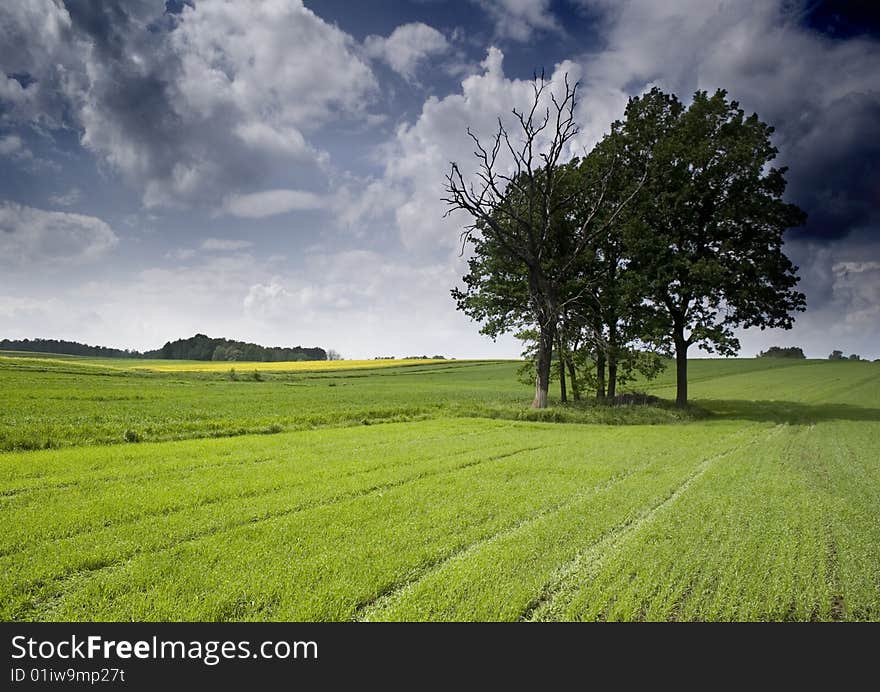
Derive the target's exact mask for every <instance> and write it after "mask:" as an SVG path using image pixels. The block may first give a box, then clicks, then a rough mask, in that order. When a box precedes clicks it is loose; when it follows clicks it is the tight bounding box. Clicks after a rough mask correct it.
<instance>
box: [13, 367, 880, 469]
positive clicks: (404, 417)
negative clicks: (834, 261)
mask: <svg viewBox="0 0 880 692" xmlns="http://www.w3.org/2000/svg"><path fill="white" fill-rule="evenodd" d="M31 362H34V363H36V364H37V365H35V366H32V365H28V363H31ZM81 362H82V359H78V360H74V359H71V360H70V361H58V362H57V363H56V362H55V361H52V366H51V367H48V366H47V367H45V368H44V367H43V366H42V365H41V364H42V363H43V361H38V360H34V359H30V360H28V359H9V358H7V359H3V358H0V385H2V386H0V452H2V451H4V450H9V451H18V450H33V449H54V448H60V447H68V446H81V447H87V446H92V445H103V444H125V443H134V442H144V441H167V440H181V439H193V438H212V437H227V436H234V435H244V434H253V433H278V432H282V431H291V430H301V429H307V428H315V427H344V426H350V425H360V424H362V423H364V422H366V423H378V422H391V421H412V420H422V419H427V418H439V417H461V416H476V417H486V418H502V419H514V420H516V419H520V420H523V419H525V420H537V421H552V422H581V423H607V424H620V423H626V424H632V423H637V424H640V423H644V424H669V423H678V422H682V421H684V422H687V421H689V420H691V419H692V418H693V415H694V414H692V413H691V414H688V413H682V412H680V411H676V410H674V409H672V408H664V407H615V408H612V407H607V406H593V405H590V402H589V401H585V402H583V403H582V404H580V405H577V406H575V405H569V406H558V405H555V406H553V407H551V408H550V409H547V410H543V411H533V410H531V409H529V408H528V403H529V401H530V395H531V393H530V389H529V387H528V386H527V385H525V384H523V383H522V382H520V381H518V379H517V374H516V370H517V367H518V365H517V363H515V362H481V363H472V362H459V361H455V362H439V363H433V364H430V363H428V364H424V362H422V361H420V362H419V364H418V365H412V366H408V367H386V368H384V369H381V368H380V369H373V370H369V371H366V370H363V371H362V370H357V369H355V370H336V371H327V372H323V373H322V372H308V373H307V372H301V373H291V372H288V373H274V374H267V375H265V376H261V377H263V379H261V380H260V381H257V380H253V379H247V378H242V379H237V380H234V381H233V380H230V379H229V378H224V377H223V376H222V375H218V374H210V373H207V374H206V373H192V372H179V373H148V372H133V371H125V370H119V369H106V368H105V369H101V368H99V367H97V366H95V365H88V366H85V365H80V363H81ZM134 362H137V361H134ZM337 362H341V363H348V362H349V361H337ZM22 363H24V365H22ZM672 377H673V373H672V372H671V371H667V372H665V373H664V374H663V375H662V376H661V377H660V378H659V379H658V380H656V381H654V382H651V383H634V384H633V385H632V386H633V387H636V388H640V389H647V390H648V391H650V392H653V393H655V394H657V395H659V396H661V397H665V398H667V399H669V398H671V397H673V396H674V389H673V386H672ZM878 387H880V366H878V365H876V364H874V363H830V362H827V361H826V362H816V361H791V362H779V361H776V362H774V361H772V359H756V360H729V361H727V360H713V361H694V362H693V363H692V364H691V394H692V398H693V401H694V403H695V404H696V405H697V407H698V409H699V410H702V411H704V412H708V414H711V415H715V416H721V417H725V418H732V419H742V420H754V421H765V422H776V423H811V422H819V421H824V420H869V421H871V420H873V421H877V420H878V419H880V411H878V410H877V409H876V408H873V406H874V403H875V395H874V391H876V390H877V388H878ZM551 395H552V397H555V396H556V395H557V392H556V391H555V390H554V391H551ZM699 410H698V411H697V414H699Z"/></svg>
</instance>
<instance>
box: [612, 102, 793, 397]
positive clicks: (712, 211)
mask: <svg viewBox="0 0 880 692" xmlns="http://www.w3.org/2000/svg"><path fill="white" fill-rule="evenodd" d="M621 132H622V135H621V136H623V137H624V138H626V139H628V140H629V141H631V142H633V143H635V145H636V146H637V147H640V148H641V147H644V146H645V144H646V143H648V144H649V145H650V152H651V154H650V160H649V162H648V177H647V180H646V182H645V185H644V186H643V187H642V189H641V192H640V194H639V196H638V200H637V202H636V203H635V204H634V205H633V206H632V207H631V208H630V211H631V212H632V213H631V214H630V216H629V221H630V222H629V223H628V224H627V226H626V241H625V244H626V253H627V255H628V257H629V259H630V266H631V268H632V270H633V271H634V272H635V274H636V275H638V276H639V277H641V282H642V285H641V287H640V291H641V292H642V294H643V296H644V298H645V304H646V306H647V307H648V308H649V309H650V312H651V326H650V328H649V330H650V331H653V332H654V335H655V336H657V335H660V336H661V337H662V338H663V339H665V340H666V341H667V342H668V343H669V345H671V346H672V347H673V348H674V350H675V356H676V369H677V377H676V382H677V393H676V403H677V404H679V405H682V406H683V405H685V404H686V403H687V399H688V380H687V357H688V349H689V347H690V346H692V345H697V346H699V347H700V348H702V349H704V350H706V351H709V352H717V353H720V354H723V355H733V354H735V353H736V352H737V351H738V350H739V341H738V340H737V338H736V337H735V335H734V331H733V330H734V328H737V327H760V328H761V329H764V328H767V327H781V328H786V329H787V328H790V327H791V326H792V324H793V321H794V317H793V313H794V312H796V311H799V310H803V309H804V308H805V297H804V295H803V294H802V293H800V292H799V291H797V290H796V286H797V283H798V277H797V267H795V266H794V265H793V264H792V263H791V261H790V260H789V259H788V257H787V256H786V255H785V253H784V252H783V249H782V245H783V233H784V232H785V230H786V229H788V228H790V227H793V226H798V225H800V224H803V223H804V222H805V219H806V216H805V214H804V213H803V212H802V211H801V210H800V209H799V208H798V207H796V206H795V205H793V204H788V203H786V202H784V201H783V199H782V196H783V193H784V191H785V186H786V181H785V171H786V169H785V168H774V167H772V166H771V165H770V164H771V162H772V161H773V160H774V159H775V157H776V154H777V149H776V148H775V147H774V146H773V144H772V142H771V134H772V132H773V128H772V127H770V126H769V125H767V124H765V123H763V122H761V121H760V120H759V119H758V116H757V115H755V114H752V115H750V116H746V115H745V113H744V112H743V110H742V109H741V108H740V107H739V104H738V103H737V102H736V101H729V100H728V99H727V94H726V92H725V91H723V90H719V91H717V92H715V93H714V94H712V95H709V94H707V93H706V92H702V91H700V92H697V93H696V94H695V95H694V99H693V102H692V103H691V105H690V106H689V107H687V108H684V107H683V106H682V104H681V103H680V102H679V101H678V100H677V99H676V98H675V96H672V95H669V94H665V93H663V92H661V91H660V90H658V89H653V90H652V91H650V92H648V93H646V94H644V95H643V96H642V97H640V98H638V99H633V100H632V101H631V103H630V107H629V108H628V110H627V116H626V118H625V120H624V123H623V127H622V131H621Z"/></svg>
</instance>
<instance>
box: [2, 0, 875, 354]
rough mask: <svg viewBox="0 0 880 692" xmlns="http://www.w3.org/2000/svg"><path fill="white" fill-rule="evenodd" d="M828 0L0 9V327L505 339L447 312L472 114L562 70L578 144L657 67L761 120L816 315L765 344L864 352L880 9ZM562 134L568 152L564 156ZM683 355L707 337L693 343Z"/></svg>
mask: <svg viewBox="0 0 880 692" xmlns="http://www.w3.org/2000/svg"><path fill="white" fill-rule="evenodd" d="M869 5H871V3H860V2H834V3H832V2H822V1H821V0H784V1H777V2H774V1H773V0H755V1H749V0H741V1H738V2H722V1H719V0H675V1H672V0H670V1H664V2H655V1H654V0H619V1H617V0H452V1H441V0H393V1H391V0H388V1H383V0H363V1H362V2H351V1H350V0H323V1H321V0H303V1H300V0H252V1H248V2H240V1H231V0H194V1H184V0H168V1H167V2H163V1H162V0H105V1H103V2H100V3H99V2H88V1H86V0H67V1H66V2H62V1H61V0H13V1H12V2H5V3H2V5H0V67H2V73H0V338H4V337H5V338H13V339H14V338H57V339H69V340H76V341H82V342H87V343H90V344H100V345H104V346H111V347H117V348H132V349H138V350H144V349H150V348H157V347H159V346H161V345H162V344H163V343H165V342H166V341H168V340H174V339H177V338H183V337H188V336H191V335H192V334H195V333H197V332H199V333H206V334H208V335H210V336H224V337H227V338H234V339H241V340H245V341H253V342H257V343H261V344H264V345H283V346H297V345H303V346H322V347H324V348H332V349H334V350H336V351H338V352H340V353H341V354H342V356H343V357H345V358H372V357H376V356H390V355H394V356H398V357H402V356H408V355H422V354H426V355H434V354H443V355H446V356H449V357H457V358H493V357H495V358H505V357H516V356H518V355H519V353H520V351H521V347H520V344H519V342H517V341H516V339H514V338H513V337H510V336H507V337H502V338H499V339H498V341H497V342H493V341H492V340H491V339H489V338H487V337H485V336H482V335H480V334H479V325H477V324H475V323H473V322H471V321H470V320H469V319H468V318H467V317H466V316H465V315H463V314H461V313H459V312H457V311H456V309H455V303H454V301H453V300H452V298H451V297H450V289H451V288H453V287H454V286H456V285H460V282H461V276H462V275H463V274H464V273H465V272H466V261H465V258H463V257H462V256H461V253H460V250H461V248H460V245H459V234H460V231H461V227H462V225H463V224H465V223H466V222H467V219H465V218H462V217H461V216H460V215H453V216H451V217H447V218H444V212H445V211H446V209H445V207H444V204H443V202H442V201H441V198H442V197H443V185H444V175H445V174H446V172H447V171H448V169H449V164H450V162H451V161H457V162H459V163H460V164H462V165H463V166H465V167H467V166H472V164H473V155H472V147H471V146H470V144H469V140H468V138H467V134H466V132H467V128H468V127H470V128H471V129H472V130H473V131H474V132H476V133H477V134H478V135H479V134H481V135H482V136H484V137H486V136H490V135H491V134H492V132H493V128H494V125H495V123H496V120H497V118H498V117H502V118H508V117H510V112H511V109H512V108H522V107H523V106H524V105H525V104H526V103H528V101H529V98H530V95H531V92H530V86H529V80H530V79H531V78H532V76H533V75H534V74H535V73H536V72H537V73H540V72H541V71H544V72H545V74H546V75H547V76H548V78H550V79H552V80H553V83H554V84H559V83H561V81H562V78H563V76H564V75H568V77H569V79H570V80H571V81H577V82H578V83H579V102H578V105H577V110H576V120H577V122H578V123H579V126H580V132H579V134H578V137H577V139H576V142H575V145H576V147H575V149H579V150H580V151H583V150H584V149H588V148H589V147H591V146H592V145H593V144H594V143H595V142H596V141H597V140H598V139H599V138H600V137H601V136H602V134H603V133H604V132H606V131H607V130H608V126H609V124H610V123H611V122H612V121H613V120H614V119H616V118H619V117H621V115H622V114H623V109H624V107H625V105H626V102H627V99H628V98H629V97H631V96H634V95H638V94H640V93H642V92H644V91H646V90H648V89H650V88H651V87H653V86H659V87H660V88H662V89H664V90H665V91H671V92H673V93H675V94H677V95H678V96H679V98H680V99H681V100H682V101H684V102H685V103H687V102H689V100H690V98H691V96H692V95H693V93H694V91H696V90H698V89H700V90H709V91H714V90H715V89H716V88H724V89H726V90H727V91H728V94H729V96H730V97H731V98H733V99H736V100H737V101H739V102H740V104H741V105H742V107H743V108H744V109H745V110H746V111H747V112H748V113H751V112H757V114H758V116H759V117H760V118H761V119H762V120H764V121H766V122H768V123H770V124H771V125H773V126H774V127H775V128H776V130H775V133H774V144H775V145H776V147H777V148H778V149H779V155H778V157H777V159H776V161H775V162H774V163H775V165H785V166H788V167H789V171H788V174H787V178H788V181H789V187H788V190H787V192H786V199H788V200H789V201H792V202H794V203H796V204H798V205H799V206H801V207H802V208H803V209H804V210H805V211H806V212H807V214H808V221H807V224H806V225H805V226H803V227H800V228H796V229H791V230H790V231H788V232H787V234H786V242H785V251H786V253H787V254H788V255H789V256H790V257H791V258H792V260H793V261H794V262H795V264H797V265H798V266H799V267H800V269H799V274H800V276H801V283H800V289H801V290H802V291H804V293H805V294H806V296H807V304H808V309H807V312H805V313H803V314H800V315H799V316H798V318H797V321H796V325H795V327H794V329H792V330H790V331H781V330H766V331H761V330H747V331H741V332H739V333H738V335H739V337H740V339H741V342H742V346H743V348H742V352H741V355H743V356H752V355H755V354H756V353H757V352H758V351H760V350H762V349H765V348H767V347H768V346H770V345H780V346H801V347H802V348H803V349H804V350H805V352H806V353H807V355H808V356H809V357H819V358H821V357H825V356H827V355H828V353H830V351H831V350H833V349H840V350H842V351H844V352H845V353H846V354H849V353H858V354H860V355H862V356H863V357H868V358H872V359H873V358H878V357H880V20H878V18H877V16H876V15H875V13H873V12H871V11H870V10H868V9H866V8H867V7H868V6H869ZM570 153H571V154H575V153H578V151H577V150H574V149H573V150H572V151H571V152H570ZM694 355H698V354H694Z"/></svg>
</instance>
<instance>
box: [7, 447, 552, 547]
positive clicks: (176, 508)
mask: <svg viewBox="0 0 880 692" xmlns="http://www.w3.org/2000/svg"><path fill="white" fill-rule="evenodd" d="M536 449H537V448H536ZM473 451H474V450H472V449H466V450H462V451H459V452H454V453H451V454H446V455H439V456H438V457H428V461H435V460H436V459H438V458H440V457H441V456H442V458H444V459H450V458H455V457H458V456H463V455H465V454H471V453H473ZM424 461H425V459H419V460H418V461H416V462H411V463H410V464H400V465H399V466H398V467H399V468H406V467H408V466H413V465H414V464H418V463H422V462H424ZM249 463H255V462H241V465H242V466H246V465H247V464H249ZM394 465H395V462H393V461H386V462H381V463H378V464H374V465H372V466H369V467H367V468H364V469H358V470H354V471H349V472H347V473H342V474H340V475H339V476H337V477H338V478H353V477H357V476H361V475H366V474H369V473H373V472H375V471H378V470H381V469H383V468H387V467H390V466H394ZM456 468H458V467H452V470H455V469H456ZM441 472H442V471H438V473H441ZM315 484H316V483H315V481H309V480H308V478H306V480H305V481H304V482H300V483H290V484H287V485H280V486H274V487H272V488H269V489H265V488H260V489H256V490H252V491H248V492H239V493H236V494H230V493H226V494H221V495H218V496H216V497H209V498H206V499H203V500H201V501H197V502H192V503H189V504H183V505H180V504H178V505H171V506H168V507H165V508H163V509H162V510H161V511H158V512H153V511H144V512H141V513H138V514H133V515H129V516H127V517H126V518H125V519H123V520H120V521H112V522H109V523H105V524H100V525H98V526H91V527H87V528H85V529H83V530H79V531H72V532H68V533H63V534H59V535H53V536H48V537H46V538H45V539H42V542H53V541H63V540H69V539H72V538H78V537H82V536H88V535H90V534H94V533H98V532H99V531H103V530H106V529H110V528H121V527H125V526H128V525H131V524H136V523H137V522H139V521H143V520H144V519H147V518H149V517H165V516H169V515H171V514H178V513H181V512H185V511H188V510H192V509H198V508H201V507H208V506H211V505H215V504H224V503H226V502H234V501H236V500H252V499H255V498H258V497H262V496H266V495H271V494H273V493H278V492H281V491H283V490H293V489H296V488H300V487H302V486H308V485H315ZM32 545H33V542H26V543H24V544H17V545H15V546H14V547H11V548H4V549H2V550H0V558H4V557H7V556H9V555H15V554H17V553H21V552H24V551H26V550H28V549H29V548H30V547H31V546H32Z"/></svg>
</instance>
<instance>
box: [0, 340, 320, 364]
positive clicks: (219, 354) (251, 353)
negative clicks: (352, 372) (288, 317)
mask: <svg viewBox="0 0 880 692" xmlns="http://www.w3.org/2000/svg"><path fill="white" fill-rule="evenodd" d="M0 350H3V351H31V352H40V353H59V354H64V355H70V356H96V357H100V358H156V359H166V360H171V359H173V360H223V361H239V360H240V361H259V362H272V363H277V362H280V361H291V360H327V352H326V351H325V350H324V349H323V348H318V347H315V348H304V347H302V346H294V347H292V348H289V347H283V346H260V345H258V344H251V343H247V342H244V341H233V340H232V339H219V338H218V339H212V338H211V337H209V336H206V335H204V334H196V335H195V336H193V337H190V338H189V339H178V340H177V341H169V342H167V343H166V344H165V345H164V346H163V347H162V348H157V349H156V350H154V351H144V352H143V353H141V352H140V351H129V350H128V349H124V350H123V349H119V348H107V347H105V346H89V345H88V344H81V343H78V342H76V341H62V340H59V339H21V340H12V339H3V340H2V341H0Z"/></svg>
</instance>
